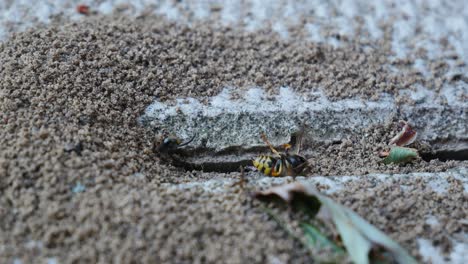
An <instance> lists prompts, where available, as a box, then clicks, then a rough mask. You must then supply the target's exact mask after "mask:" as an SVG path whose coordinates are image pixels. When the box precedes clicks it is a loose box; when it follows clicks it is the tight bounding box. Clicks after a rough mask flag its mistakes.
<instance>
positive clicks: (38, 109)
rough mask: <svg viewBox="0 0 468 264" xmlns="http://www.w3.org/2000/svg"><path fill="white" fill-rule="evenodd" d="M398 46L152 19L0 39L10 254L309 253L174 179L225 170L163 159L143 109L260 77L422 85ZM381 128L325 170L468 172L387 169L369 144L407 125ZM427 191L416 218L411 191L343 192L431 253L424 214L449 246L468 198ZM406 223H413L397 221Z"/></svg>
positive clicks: (351, 87)
mask: <svg viewBox="0 0 468 264" xmlns="http://www.w3.org/2000/svg"><path fill="white" fill-rule="evenodd" d="M385 52H386V51H385V49H383V50H371V51H369V52H362V51H361V50H360V49H359V48H357V47H354V48H353V47H352V46H351V47H347V48H332V47H330V46H326V45H318V44H311V43H307V42H293V41H285V40H281V39H279V38H277V36H276V35H275V34H273V33H272V32H268V31H266V32H255V33H246V32H242V31H237V30H233V29H227V28H225V29H217V30H213V29H210V27H208V26H207V25H198V26H196V27H193V28H189V27H186V26H182V25H178V24H175V23H170V22H167V21H165V20H162V19H159V18H152V17H142V18H139V19H138V20H135V21H132V20H129V19H125V18H120V17H108V18H101V17H98V18H93V19H89V20H86V21H84V22H79V23H71V24H65V25H52V26H49V27H47V28H43V29H34V30H30V31H27V32H25V33H19V34H15V35H13V36H12V37H11V38H10V39H9V40H7V41H6V42H4V43H2V44H0V95H1V96H0V124H1V129H0V145H1V146H2V147H1V150H0V175H1V177H0V192H1V193H2V195H1V197H0V232H1V233H0V257H1V258H2V260H3V259H5V258H6V259H8V260H12V259H15V258H18V259H23V260H25V263H26V262H32V261H35V260H37V258H57V259H58V260H59V261H60V263H62V262H63V263H74V262H77V263H78V262H94V261H100V262H103V263H107V262H110V261H115V262H117V261H122V262H123V263H129V262H131V261H135V262H140V261H141V262H150V263H151V262H159V261H164V262H177V263H183V262H185V263H192V262H216V261H219V259H224V260H226V261H227V262H232V263H240V262H267V261H268V262H277V261H281V262H288V261H291V262H293V261H294V262H307V261H309V260H310V256H308V255H307V253H306V252H305V250H304V249H302V248H301V247H300V245H298V244H296V243H295V242H294V241H293V240H291V239H290V238H289V237H288V236H287V235H286V234H285V232H284V231H283V230H281V228H279V227H278V226H277V225H276V224H275V223H274V222H273V221H272V220H271V219H269V218H268V217H267V215H266V214H265V213H264V212H262V211H261V210H259V208H258V207H257V206H254V205H252V204H251V203H250V200H249V199H248V198H247V197H246V195H245V194H244V193H242V192H238V191H236V190H235V189H233V190H230V191H226V192H225V193H219V194H210V193H205V192H204V191H203V190H202V189H196V188H195V189H191V190H185V191H183V192H181V191H174V190H168V189H166V188H162V187H160V183H175V182H182V181H194V180H197V179H199V178H201V177H203V178H205V177H225V175H214V174H201V173H198V172H184V171H181V170H178V169H176V168H172V167H170V166H166V165H164V164H160V163H159V161H158V159H157V158H156V157H155V156H154V155H153V153H152V152H151V146H152V142H153V140H154V137H155V135H154V134H153V132H151V131H149V130H147V129H145V128H142V127H139V126H138V124H137V118H138V117H139V116H140V115H141V114H142V112H143V111H144V108H145V107H146V106H147V105H148V104H149V103H150V102H152V100H153V99H154V98H155V97H158V98H159V99H160V100H165V99H170V98H174V97H176V96H179V95H180V94H184V95H190V96H210V95H214V94H216V93H217V92H219V91H220V89H221V88H222V87H223V86H224V85H234V86H236V87H240V88H242V87H248V86H250V85H261V86H263V87H266V88H267V89H269V90H270V91H271V92H275V89H276V88H275V87H279V86H280V85H283V84H287V85H289V86H291V87H295V89H298V90H299V91H304V90H305V89H307V87H314V86H321V87H324V89H325V91H326V93H327V95H329V96H330V97H331V98H345V97H348V96H352V95H357V96H363V97H373V96H378V94H379V93H380V92H389V93H393V92H395V91H396V90H398V89H400V88H403V87H405V86H408V85H410V84H411V83H413V79H411V77H408V76H405V75H394V74H392V73H391V72H390V71H388V70H387V69H386V67H382V65H385V64H386V63H387V61H386V59H385V56H383V55H381V54H385ZM408 78H409V79H408ZM418 78H419V77H418ZM338 80H339V81H338ZM405 83H406V84H405ZM433 88H434V89H436V87H433ZM369 129H370V131H369V135H368V136H367V138H369V139H372V140H373V141H372V142H371V141H369V142H367V141H366V138H359V137H358V136H354V138H350V139H349V141H346V142H343V143H341V144H340V145H330V146H323V147H319V148H318V152H317V155H318V154H322V155H321V157H320V158H317V164H319V165H317V166H316V167H315V168H316V171H315V172H314V173H317V174H324V175H327V174H345V173H346V174H350V172H349V170H352V169H353V167H356V165H357V167H356V168H354V169H355V170H356V171H353V172H356V173H366V172H368V171H373V170H376V171H380V170H383V171H391V172H408V171H414V170H421V171H440V170H445V169H447V168H449V167H453V166H460V165H463V164H465V166H466V163H463V164H462V163H455V162H451V163H450V162H449V163H441V162H438V161H434V162H432V163H430V164H427V163H425V162H424V161H421V160H419V161H417V162H416V163H415V164H414V165H408V166H401V167H400V166H388V167H387V166H384V165H378V163H377V160H376V159H377V158H376V157H374V158H369V156H368V155H369V152H375V151H376V150H377V149H378V147H379V145H378V144H382V142H387V140H388V138H389V136H387V134H386V133H394V132H392V130H391V129H389V128H388V127H387V128H383V129H382V128H369ZM381 137H384V138H383V139H382V138H381ZM374 140H375V141H376V142H375V141H374ZM375 144H377V146H376V145H375ZM340 161H342V162H340ZM369 164H370V165H369ZM381 166H382V167H381ZM231 176H232V175H231ZM81 185H83V186H84V187H85V189H84V191H82V190H80V188H79V186H81ZM421 186H422V187H421ZM421 186H415V187H414V188H415V191H414V193H412V194H408V196H407V197H408V199H422V198H417V197H423V198H424V199H422V200H421V203H416V204H415V206H414V209H413V210H414V211H412V212H411V213H407V214H405V212H401V210H397V208H399V207H400V205H399V204H400V203H399V202H398V201H399V200H398V199H402V198H401V197H402V194H400V193H398V191H387V189H386V187H385V186H383V187H377V188H376V191H378V192H379V194H380V193H381V195H380V196H381V198H382V200H374V199H372V198H373V197H374V196H372V197H368V196H367V195H363V194H362V192H361V193H359V192H357V191H356V193H354V192H353V191H352V190H349V193H345V194H342V195H341V196H340V197H339V198H340V200H341V201H342V202H344V203H345V204H348V205H352V206H351V207H352V208H354V209H355V210H357V211H358V212H359V213H361V214H362V215H363V216H365V217H366V218H367V219H369V220H370V221H371V222H372V223H374V224H376V225H377V226H378V227H379V228H382V229H384V231H387V232H389V234H390V235H391V236H392V237H393V238H395V239H396V240H398V241H399V242H403V244H404V245H405V246H407V247H408V248H409V249H410V250H412V252H413V253H416V251H415V250H416V245H415V243H414V240H411V239H413V238H414V237H413V236H416V235H419V234H421V233H422V231H420V228H421V226H422V223H420V222H419V221H420V220H421V219H420V218H419V217H420V216H421V215H424V214H425V213H426V212H428V210H429V209H428V208H429V207H431V204H432V203H442V205H441V206H438V207H437V208H439V207H443V208H441V209H440V210H441V211H440V212H438V213H439V214H440V215H441V218H442V219H447V221H448V223H449V225H447V226H445V227H443V228H441V229H438V230H431V231H430V233H424V234H425V235H426V234H430V235H434V236H436V237H437V238H440V239H442V240H443V239H444V238H443V236H444V234H445V233H447V232H448V233H453V232H456V231H460V230H462V228H463V227H464V226H463V223H461V222H460V221H458V220H459V219H464V218H466V211H465V209H466V206H465V205H466V200H464V199H466V197H465V196H463V195H462V196H460V193H463V192H460V191H459V192H457V194H456V195H446V196H444V197H442V198H440V197H437V196H434V195H433V194H432V193H430V192H427V190H425V189H424V184H423V183H422V185H421ZM356 188H357V190H358V189H359V188H362V186H361V187H356ZM454 188H457V186H454ZM394 197H395V198H394ZM396 197H398V198H396ZM460 200H461V202H460ZM390 201H392V202H391V204H390V205H389V206H387V207H385V206H384V205H388V203H389V202H390ZM418 201H419V200H418ZM369 204H375V205H376V207H373V206H369ZM369 208H370V209H369ZM379 208H382V209H379ZM449 208H451V210H449ZM379 210H381V211H379ZM429 211H430V210H429ZM453 214H455V217H453ZM450 219H454V220H450ZM392 220H395V221H400V222H399V223H401V227H402V228H400V226H398V227H392V226H391V225H390V226H389V223H391V222H392ZM406 220H407V221H406ZM405 221H406V222H405ZM415 221H416V222H418V223H417V224H416V223H415ZM414 226H416V227H418V228H417V229H415V230H414V232H412V233H409V234H408V230H410V229H412V227H414ZM422 228H423V229H424V226H422ZM465 231H466V230H465ZM404 234H406V236H403V235H404ZM447 247H449V246H447Z"/></svg>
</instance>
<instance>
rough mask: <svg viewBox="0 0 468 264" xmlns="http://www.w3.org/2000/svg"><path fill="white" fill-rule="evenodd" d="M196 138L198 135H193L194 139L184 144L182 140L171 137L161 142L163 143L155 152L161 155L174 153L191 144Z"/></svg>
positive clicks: (155, 148)
mask: <svg viewBox="0 0 468 264" xmlns="http://www.w3.org/2000/svg"><path fill="white" fill-rule="evenodd" d="M195 136H196V135H193V136H192V138H190V139H189V140H188V141H186V142H184V143H182V140H180V139H179V138H176V137H171V136H167V137H164V138H162V140H161V141H160V142H161V143H160V144H158V145H155V146H154V150H155V152H156V153H160V154H167V153H171V152H174V151H175V150H176V149H178V148H180V147H183V146H186V145H188V144H190V143H191V142H192V141H193V140H194V139H195Z"/></svg>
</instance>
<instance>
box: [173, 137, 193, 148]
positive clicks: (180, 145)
mask: <svg viewBox="0 0 468 264" xmlns="http://www.w3.org/2000/svg"><path fill="white" fill-rule="evenodd" d="M196 136H197V134H194V135H193V136H192V138H191V139H189V141H187V142H184V143H180V144H179V145H178V146H177V147H178V148H180V147H183V146H186V145H188V144H190V143H191V142H192V141H193V140H194V139H195V137H196Z"/></svg>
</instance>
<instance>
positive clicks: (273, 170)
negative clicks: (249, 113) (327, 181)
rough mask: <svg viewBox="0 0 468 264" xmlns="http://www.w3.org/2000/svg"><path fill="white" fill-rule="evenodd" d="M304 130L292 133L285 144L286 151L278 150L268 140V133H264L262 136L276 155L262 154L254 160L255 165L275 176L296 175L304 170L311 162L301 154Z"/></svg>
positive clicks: (263, 171) (268, 174) (265, 172)
mask: <svg viewBox="0 0 468 264" xmlns="http://www.w3.org/2000/svg"><path fill="white" fill-rule="evenodd" d="M303 132H304V131H303V130H301V131H299V132H297V133H294V134H293V135H291V140H290V142H289V143H288V144H284V145H283V147H284V148H285V152H284V153H280V152H278V151H277V150H276V149H275V148H274V147H273V145H271V143H270V142H269V141H268V139H267V137H266V135H265V134H262V135H261V138H262V140H263V142H265V144H266V145H267V146H268V147H269V148H270V150H271V152H273V154H274V155H273V156H267V155H260V156H258V157H257V158H255V159H253V160H252V162H253V165H254V166H255V167H256V168H257V169H258V170H259V171H261V172H262V173H263V174H265V175H267V176H273V177H282V176H293V177H294V176H297V175H299V174H300V173H302V172H304V170H305V168H306V167H307V166H308V164H309V163H308V161H307V160H306V159H305V158H304V157H302V156H300V155H299V151H300V149H301V144H302V136H303V134H304V133H303Z"/></svg>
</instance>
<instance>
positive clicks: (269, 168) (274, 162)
mask: <svg viewBox="0 0 468 264" xmlns="http://www.w3.org/2000/svg"><path fill="white" fill-rule="evenodd" d="M252 162H253V165H254V166H255V168H257V169H258V170H259V171H261V172H262V173H263V174H265V175H267V176H273V177H276V176H281V174H282V172H283V161H282V159H281V158H274V157H271V156H264V155H261V156H258V157H257V158H255V159H254V160H253V161H252Z"/></svg>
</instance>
